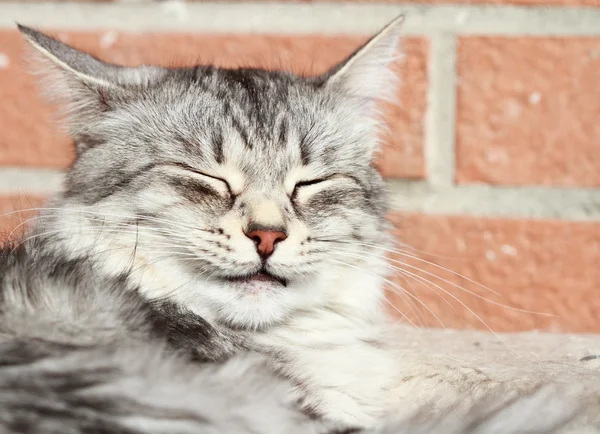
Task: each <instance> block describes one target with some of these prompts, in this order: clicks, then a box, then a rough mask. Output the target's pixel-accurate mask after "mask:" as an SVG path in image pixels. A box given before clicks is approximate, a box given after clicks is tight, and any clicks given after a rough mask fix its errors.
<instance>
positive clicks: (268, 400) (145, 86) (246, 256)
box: [0, 18, 570, 434]
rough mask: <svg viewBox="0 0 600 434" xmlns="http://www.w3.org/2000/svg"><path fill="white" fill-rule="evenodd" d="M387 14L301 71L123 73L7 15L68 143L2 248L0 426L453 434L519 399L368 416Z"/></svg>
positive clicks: (377, 343)
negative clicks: (20, 228)
mask: <svg viewBox="0 0 600 434" xmlns="http://www.w3.org/2000/svg"><path fill="white" fill-rule="evenodd" d="M401 21H402V18H398V19H396V20H394V21H393V22H391V23H390V24H389V25H388V26H386V27H385V28H384V29H383V30H382V31H381V32H379V33H378V34H377V35H375V36H374V37H373V38H371V39H370V40H369V41H368V42H367V43H365V44H364V45H363V46H362V47H361V48H359V49H358V50H357V51H356V52H355V53H353V54H352V55H350V56H349V57H348V58H347V59H345V60H344V61H343V62H341V63H340V64H338V65H336V66H335V67H333V68H332V69H331V70H330V71H328V72H327V73H325V74H323V75H320V76H316V77H301V76H297V75H294V74H291V73H288V72H283V71H266V70H262V69H251V68H240V69H225V68H217V67H214V66H196V67H191V68H161V67H156V66H145V65H144V66H139V67H122V66H117V65H112V64H109V63H106V62H103V61H101V60H99V59H97V58H94V57H92V56H91V55H89V54H86V53H84V52H81V51H79V50H77V49H75V48H73V47H70V46H68V45H66V44H64V43H62V42H60V41H58V40H57V39H54V38H52V37H50V36H47V35H45V34H43V33H41V32H39V31H37V30H34V29H31V28H28V27H24V26H19V29H20V31H21V32H22V34H23V35H24V36H25V38H26V39H27V40H28V41H29V43H30V44H31V46H32V47H33V48H34V51H35V52H36V53H37V58H38V64H39V65H41V68H40V72H41V74H42V77H43V78H42V84H43V86H44V89H45V90H46V91H48V92H49V93H50V94H51V95H52V96H53V97H54V98H56V99H58V100H59V102H60V103H61V104H62V105H63V107H65V108H66V110H65V118H66V123H67V125H68V128H69V132H70V134H71V137H72V138H73V140H74V142H75V145H76V153H77V157H76V160H75V162H74V163H73V165H72V167H71V168H70V169H69V172H68V174H67V177H66V180H65V183H64V188H63V191H61V192H60V193H59V194H57V195H56V196H55V197H54V198H53V199H52V200H51V201H50V202H49V203H48V205H47V207H46V208H45V209H44V210H42V212H41V213H40V215H39V216H38V217H37V218H36V222H35V224H34V225H33V227H32V229H30V230H29V231H28V232H27V233H26V234H25V236H24V237H23V238H22V239H20V240H17V241H16V242H15V243H14V244H13V245H6V246H5V247H4V248H3V251H2V254H1V257H0V289H1V292H0V386H1V387H0V433H4V432H7V433H9V432H25V433H33V432H44V433H64V434H67V433H84V432H85V433H93V432H97V433H108V432H110V433H128V434H129V433H141V432H144V433H155V432H156V433H159V432H165V433H185V432H190V433H191V432H195V433H198V432H202V433H217V432H219V433H254V432H260V433H271V432H272V433H281V432H285V433H292V434H293V433H331V434H333V433H338V434H341V433H350V432H369V433H392V432H396V433H401V432H407V433H408V432H411V433H416V432H434V431H436V430H439V432H457V433H458V432H464V433H467V432H483V431H481V430H482V429H485V427H486V426H487V425H486V424H488V423H492V422H493V421H494V420H496V419H497V418H498V417H499V415H502V414H505V413H504V411H505V410H506V411H508V412H510V411H512V409H514V407H515V405H516V404H514V403H509V404H508V405H507V406H506V407H502V408H503V409H504V410H503V411H500V410H498V411H492V412H489V411H481V410H478V411H477V412H476V413H474V414H475V415H476V416H473V417H472V418H469V417H465V418H460V419H457V420H454V421H452V422H450V420H453V419H452V414H449V415H445V416H444V417H443V418H442V419H440V420H439V421H437V422H436V419H435V418H434V419H432V420H429V421H428V422H427V423H426V424H421V425H419V426H420V427H416V426H415V425H414V423H416V422H415V420H416V419H410V420H408V421H406V422H402V421H400V422H392V421H390V422H389V423H388V424H387V425H386V424H382V423H383V422H382V421H384V420H386V419H387V418H389V416H390V415H389V413H390V402H393V397H392V396H391V393H392V389H393V387H394V378H395V374H397V373H396V369H397V367H396V360H395V359H394V352H393V351H392V349H391V344H390V343H389V341H388V340H386V339H385V336H386V335H385V331H386V330H387V329H388V328H389V327H390V319H389V318H388V317H387V315H386V313H385V309H384V291H383V286H384V285H383V284H384V282H385V272H386V267H385V264H386V262H385V255H384V252H385V249H384V247H385V246H388V245H389V243H390V242H391V241H390V239H389V235H388V233H389V231H388V229H389V228H388V223H387V221H386V219H385V214H386V211H387V200H386V192H385V185H384V182H383V180H382V178H381V175H380V174H379V173H378V172H377V170H376V169H375V167H374V165H373V159H374V155H375V153H376V151H377V148H378V137H379V126H380V121H379V117H380V116H379V112H378V107H380V105H379V101H381V100H385V99H392V97H391V96H390V92H391V90H390V89H391V87H390V83H393V80H394V78H395V75H394V74H393V72H392V67H393V63H394V60H395V58H396V53H397V43H398V39H399V32H400V23H401ZM535 396H536V398H535V399H534V401H535V402H536V403H537V402H542V403H544V402H546V401H545V400H544V399H539V400H538V399H537V396H538V395H537V394H536V395H535ZM542 398H544V397H543V396H542ZM525 399H527V398H525ZM538 407H539V406H538ZM553 408H561V409H562V408H563V406H556V407H553ZM564 408H565V409H564V410H562V411H558V412H557V415H556V417H555V418H554V419H552V420H551V421H548V420H546V421H545V422H546V423H545V425H544V424H542V425H536V427H535V429H536V430H537V431H530V432H540V433H541V432H546V431H547V430H549V429H550V428H551V427H553V426H558V425H560V424H561V423H563V422H564V420H566V419H568V418H569V417H570V413H569V412H568V411H567V409H566V408H567V407H564ZM569 411H570V410H569ZM481 415H485V417H483V418H482V417H481ZM519 420H521V421H522V422H523V421H524V422H523V423H525V424H526V425H527V424H529V423H531V422H532V419H531V418H530V417H527V418H521V419H519ZM466 421H468V423H467V422H466ZM419 423H421V422H419ZM436 424H437V425H436ZM507 426H508V425H507ZM527 426H529V425H527ZM548 427H550V428H548ZM419 430H420V431H419ZM424 430H426V431H424ZM490 432H495V431H490ZM505 432H508V431H505ZM510 432H513V431H510ZM514 432H515V433H516V432H520V431H518V430H517V429H515V430H514Z"/></svg>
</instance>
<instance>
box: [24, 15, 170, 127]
mask: <svg viewBox="0 0 600 434" xmlns="http://www.w3.org/2000/svg"><path fill="white" fill-rule="evenodd" d="M18 27H19V30H20V31H21V33H22V34H23V35H24V36H25V38H26V39H27V41H28V42H29V43H30V44H31V46H32V47H33V48H34V49H35V50H34V53H36V55H35V58H34V61H35V64H36V66H37V68H36V70H37V72H39V73H41V75H42V80H41V81H42V86H43V88H44V90H45V91H46V93H47V94H49V96H50V97H53V98H54V99H58V100H59V102H60V103H61V104H63V105H64V106H66V108H67V118H68V122H69V125H70V126H71V129H72V131H73V132H75V133H76V132H77V131H78V130H79V129H81V128H85V127H86V126H87V125H89V124H90V123H93V122H94V121H96V120H97V119H98V116H99V115H101V114H102V113H103V112H107V111H110V110H111V109H113V108H114V107H115V105H116V104H118V102H119V101H123V100H124V99H126V98H127V96H128V94H129V93H132V92H131V91H133V90H135V89H140V88H143V87H145V86H149V85H152V83H155V82H157V81H158V80H159V79H160V78H161V77H162V76H163V75H164V73H165V72H164V70H163V69H162V68H158V67H153V66H139V67H124V66H119V65H113V64H111V63H108V62H104V61H102V60H100V59H98V58H96V57H94V56H91V55H90V54H87V53H85V52H83V51H79V50H77V49H76V48H73V47H70V46H69V45H67V44H65V43H63V42H61V41H59V40H57V39H54V38H52V37H50V36H47V35H45V34H43V33H42V32H39V31H37V30H35V29H32V28H30V27H26V26H22V25H20V24H19V25H18Z"/></svg>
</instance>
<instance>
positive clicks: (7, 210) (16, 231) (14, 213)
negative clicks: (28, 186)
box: [0, 196, 44, 245]
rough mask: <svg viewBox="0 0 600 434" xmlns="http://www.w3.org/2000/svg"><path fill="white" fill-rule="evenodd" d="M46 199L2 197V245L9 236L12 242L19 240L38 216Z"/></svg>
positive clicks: (0, 239)
mask: <svg viewBox="0 0 600 434" xmlns="http://www.w3.org/2000/svg"><path fill="white" fill-rule="evenodd" d="M43 202H44V199H43V198H41V197H32V196H0V245H1V243H2V242H4V241H6V240H7V239H8V238H9V236H10V239H11V240H16V239H19V238H20V237H21V236H22V235H23V231H24V230H25V229H26V227H27V225H28V224H29V223H31V222H30V221H28V220H29V219H31V218H32V217H34V216H35V215H36V214H37V210H36V209H35V208H38V207H40V206H42V205H43Z"/></svg>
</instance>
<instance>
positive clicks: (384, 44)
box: [325, 15, 404, 100]
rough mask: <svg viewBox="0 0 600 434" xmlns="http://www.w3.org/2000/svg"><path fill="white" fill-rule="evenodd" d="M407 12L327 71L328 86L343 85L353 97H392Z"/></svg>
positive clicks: (346, 91) (369, 98)
mask: <svg viewBox="0 0 600 434" xmlns="http://www.w3.org/2000/svg"><path fill="white" fill-rule="evenodd" d="M403 21H404V15H400V16H398V17H396V18H395V19H394V20H393V21H391V22H390V23H389V24H388V25H386V26H385V27H384V28H383V29H382V30H381V31H380V32H379V33H377V34H376V35H375V36H373V37H372V38H371V39H369V41H367V42H366V43H365V44H364V45H363V46H362V47H360V48H359V49H358V50H357V51H355V52H354V53H353V54H352V55H350V56H349V57H348V58H347V59H345V60H344V61H342V62H341V63H339V64H338V65H336V66H335V67H334V68H332V69H331V70H330V71H329V72H328V73H327V74H326V77H325V79H326V85H327V86H330V87H333V86H335V87H338V88H341V90H342V91H344V92H345V93H347V94H348V95H350V96H355V97H358V98H361V99H366V100H380V99H384V100H385V99H392V98H390V90H392V92H393V90H394V89H395V88H396V84H397V76H396V74H395V73H394V72H393V70H392V68H391V67H392V65H393V64H394V63H395V62H396V61H397V60H398V59H399V58H400V55H399V54H398V45H399V39H400V31H401V28H402V22H403Z"/></svg>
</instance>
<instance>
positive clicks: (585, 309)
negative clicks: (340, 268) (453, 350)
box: [0, 0, 600, 332]
mask: <svg viewBox="0 0 600 434" xmlns="http://www.w3.org/2000/svg"><path fill="white" fill-rule="evenodd" d="M492 5H496V6H492ZM498 5H500V6H498ZM548 6H552V7H548ZM399 11H405V12H406V13H407V14H408V18H407V21H406V26H405V32H406V40H405V43H404V49H405V52H406V54H407V56H406V58H405V59H404V62H403V63H402V64H400V65H398V73H399V74H401V76H402V81H403V85H402V86H401V88H400V89H399V91H398V92H399V96H400V99H401V104H400V106H398V107H393V108H390V109H389V111H388V119H389V122H390V125H391V127H392V128H391V132H390V133H389V135H388V136H386V144H385V146H384V150H383V155H382V157H381V158H380V162H379V165H380V167H381V169H382V171H383V173H384V174H385V175H386V177H387V179H388V181H389V185H390V190H391V192H392V193H393V194H392V208H393V211H392V213H391V214H390V219H391V220H392V222H393V223H394V224H395V225H396V228H397V229H396V231H397V234H398V236H399V239H401V240H402V242H403V243H404V250H405V253H404V254H403V255H397V256H395V257H394V259H396V260H402V261H404V262H405V265H403V267H404V268H405V270H406V271H407V274H406V275H405V276H400V275H398V276H395V277H394V279H393V280H394V281H395V282H396V284H397V285H399V286H402V287H403V288H405V289H406V290H407V293H406V294H404V295H403V296H401V295H398V294H393V293H392V292H393V291H390V302H391V304H392V305H393V307H394V309H392V307H390V309H392V311H393V312H395V313H396V315H398V316H399V317H403V316H405V317H406V319H405V320H406V321H411V322H413V323H415V324H417V325H428V326H441V325H443V326H446V327H462V328H467V327H468V328H480V329H486V328H487V327H490V328H492V329H493V330H494V331H509V330H511V331H512V330H525V329H544V330H552V331H572V332H592V331H594V332H600V267H598V265H599V264H600V119H598V117H599V115H600V0H507V1H502V0H482V1H467V0H452V1H450V0H438V1H433V2H425V1H416V0H415V1H412V2H410V1H408V2H405V3H402V4H400V3H398V2H394V1H391V0H387V1H382V2H380V3H373V2H369V1H360V2H355V3H347V2H343V1H335V2H332V3H322V2H316V1H315V2H298V3H291V2H284V1H280V2H274V1H269V2H264V3H262V4H261V3H252V4H248V3H243V2H242V3H237V4H233V3H223V2H215V3H206V2H200V1H196V2H189V3H184V2H172V1H171V2H161V3H154V2H148V1H137V2H134V1H121V2H98V1H95V2H84V1H79V2H74V3H61V2H58V3H52V2H49V1H45V2H40V3H29V2H3V1H0V131H1V134H0V212H2V213H6V212H10V211H11V210H17V209H25V208H30V207H32V206H37V205H38V204H39V203H40V202H41V200H43V198H44V197H46V196H47V195H48V194H49V193H51V192H52V191H54V190H56V189H57V188H58V186H59V184H60V180H61V177H62V173H61V170H62V169H63V168H64V167H66V166H67V165H68V164H69V162H70V161H71V159H72V158H73V153H72V150H71V146H70V143H69V140H68V138H67V137H65V136H64V135H62V134H61V133H60V132H58V130H57V128H56V125H54V124H53V121H52V116H51V113H52V112H51V110H50V109H49V107H48V106H46V105H45V104H44V103H42V102H41V101H40V99H39V98H38V96H37V94H36V90H35V86H34V83H33V80H32V78H31V77H30V76H28V75H26V74H25V73H24V68H23V65H22V62H21V58H22V51H23V43H22V42H21V40H20V37H19V36H18V34H17V33H16V32H15V30H14V25H13V23H14V21H19V22H23V23H25V24H28V25H32V26H40V27H42V28H44V29H46V30H48V31H51V32H52V33H54V34H55V35H58V36H59V37H60V38H61V39H63V40H64V41H66V42H70V43H72V44H74V45H76V46H78V47H80V48H83V49H86V50H90V51H91V52H93V53H95V54H96V55H98V56H100V57H102V58H104V59H106V60H111V61H115V62H121V63H124V64H136V63H139V62H155V63H159V64H164V65H175V64H177V65H184V64H193V63H197V62H211V61H215V62H217V63H218V64H221V65H229V66H235V65H259V66H265V67H275V68H280V67H289V68H292V69H294V70H296V71H299V72H311V71H315V72H318V71H322V70H324V69H325V68H327V67H328V66H330V65H331V64H333V63H334V62H335V61H336V60H339V59H341V58H342V57H343V56H344V55H346V54H348V53H349V52H350V51H351V50H352V49H353V48H355V47H356V46H357V45H358V44H359V43H360V42H361V41H363V40H364V39H365V37H366V36H367V35H368V34H370V33H371V32H373V31H375V30H376V29H378V28H379V27H380V26H381V25H382V24H384V23H385V22H386V21H388V20H389V19H391V18H392V17H394V16H395V15H397V13H398V12H399ZM390 91H394V90H393V89H390ZM29 215H30V213H28V212H20V213H16V214H11V215H10V216H9V217H3V218H1V219H0V221H1V222H0V228H3V229H4V230H8V229H10V228H14V227H15V225H16V224H17V223H18V222H19V221H22V219H23V218H25V217H27V216H29ZM417 257H418V258H421V259H416V258H417ZM424 261H427V262H424ZM411 267H413V268H411ZM450 270H452V271H450ZM455 273H458V274H460V275H462V277H460V276H459V275H458V274H455ZM416 276H418V277H416ZM436 276H437V277H436ZM473 282H478V283H479V285H478V284H475V283H473ZM492 291H495V292H497V293H498V294H499V295H496V294H494V293H493V292H492ZM409 294H410V295H409ZM525 311H536V312H542V313H546V314H550V315H539V314H532V313H527V312H525Z"/></svg>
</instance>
